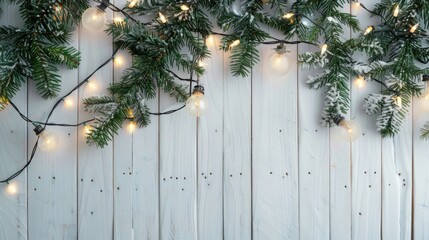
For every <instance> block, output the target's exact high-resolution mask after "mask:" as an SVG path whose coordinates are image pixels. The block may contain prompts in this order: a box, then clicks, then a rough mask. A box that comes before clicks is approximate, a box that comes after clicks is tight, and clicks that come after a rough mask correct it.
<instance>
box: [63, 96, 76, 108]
mask: <svg viewBox="0 0 429 240" xmlns="http://www.w3.org/2000/svg"><path fill="white" fill-rule="evenodd" d="M64 105H65V106H66V107H68V108H70V107H73V105H74V104H73V99H72V98H71V97H67V98H65V99H64Z"/></svg>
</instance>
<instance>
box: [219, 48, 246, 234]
mask: <svg viewBox="0 0 429 240" xmlns="http://www.w3.org/2000/svg"><path fill="white" fill-rule="evenodd" d="M229 57H230V53H229V52H228V53H226V54H225V56H224V58H225V66H224V77H223V78H224V180H223V182H224V183H223V184H224V211H223V212H224V216H223V219H224V239H235V240H239V239H251V235H252V226H251V225H252V223H251V218H252V212H251V211H252V202H251V195H252V193H251V192H252V180H251V178H252V176H251V175H252V163H251V162H252V157H251V145H252V141H251V98H252V97H251V94H252V93H251V91H252V90H251V77H245V78H241V77H234V76H233V75H232V74H231V68H230V59H229Z"/></svg>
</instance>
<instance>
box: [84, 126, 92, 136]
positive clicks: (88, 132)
mask: <svg viewBox="0 0 429 240" xmlns="http://www.w3.org/2000/svg"><path fill="white" fill-rule="evenodd" d="M83 130H84V132H85V136H88V135H89V134H91V132H92V131H94V127H92V126H91V125H85V126H84V127H83Z"/></svg>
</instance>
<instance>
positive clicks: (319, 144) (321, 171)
mask: <svg viewBox="0 0 429 240" xmlns="http://www.w3.org/2000/svg"><path fill="white" fill-rule="evenodd" d="M298 50H299V54H301V53H304V52H307V51H320V49H318V48H314V47H309V46H308V45H300V46H299V48H298ZM312 73H314V72H310V71H308V70H304V69H301V68H300V69H299V70H298V96H299V103H298V109H299V119H298V122H299V124H298V129H299V132H298V134H299V199H300V206H299V209H300V220H299V224H300V239H329V202H330V197H329V176H330V174H329V169H330V166H329V129H328V128H325V127H323V126H322V125H321V123H320V116H321V111H322V109H323V102H324V98H323V94H321V93H320V92H316V91H315V90H312V89H309V88H308V85H307V84H306V81H307V79H308V76H309V75H311V74H312Z"/></svg>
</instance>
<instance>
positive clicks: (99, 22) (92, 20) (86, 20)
mask: <svg viewBox="0 0 429 240" xmlns="http://www.w3.org/2000/svg"><path fill="white" fill-rule="evenodd" d="M109 4H110V3H109V1H108V0H103V1H101V3H100V5H98V6H97V7H91V8H88V9H86V10H85V12H83V14H82V24H83V26H84V27H85V28H86V29H88V30H89V31H92V32H98V31H100V30H101V29H103V27H104V25H105V22H106V12H105V10H106V8H107V7H108V6H109Z"/></svg>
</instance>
